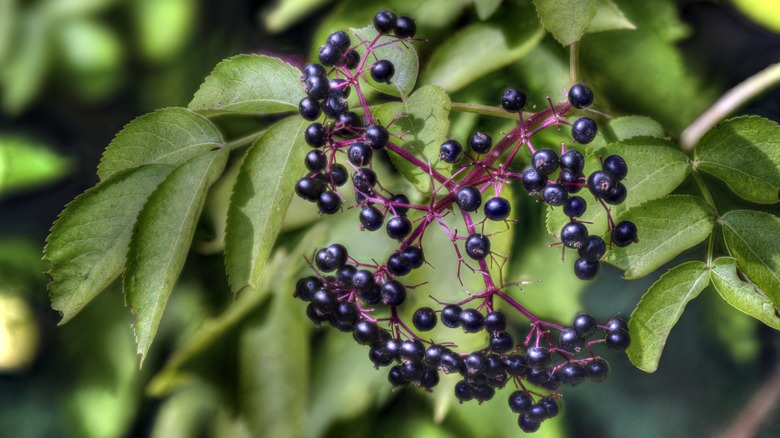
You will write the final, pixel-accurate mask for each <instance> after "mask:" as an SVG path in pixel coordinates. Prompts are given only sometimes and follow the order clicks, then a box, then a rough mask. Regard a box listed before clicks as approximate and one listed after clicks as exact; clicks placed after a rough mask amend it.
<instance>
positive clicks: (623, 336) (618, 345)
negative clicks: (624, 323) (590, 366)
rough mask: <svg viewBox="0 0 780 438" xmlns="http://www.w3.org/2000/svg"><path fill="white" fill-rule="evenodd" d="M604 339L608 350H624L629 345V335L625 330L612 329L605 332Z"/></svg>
mask: <svg viewBox="0 0 780 438" xmlns="http://www.w3.org/2000/svg"><path fill="white" fill-rule="evenodd" d="M604 341H605V342H604V343H605V344H606V345H607V348H609V349H610V350H612V351H617V352H621V351H626V348H628V346H629V345H631V336H630V335H629V334H628V332H627V331H625V330H614V331H611V332H607V336H606V337H605V338H604Z"/></svg>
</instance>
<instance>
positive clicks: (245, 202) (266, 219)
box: [225, 117, 307, 293]
mask: <svg viewBox="0 0 780 438" xmlns="http://www.w3.org/2000/svg"><path fill="white" fill-rule="evenodd" d="M306 126H307V125H306V123H305V121H304V120H303V119H301V118H299V117H290V118H287V119H285V120H282V121H281V122H279V123H276V124H275V125H273V126H272V127H271V128H270V129H268V131H266V132H265V134H263V136H262V137H260V138H259V139H258V140H257V141H256V142H255V143H254V145H252V148H251V149H250V150H249V152H248V153H247V156H246V157H245V158H244V162H243V164H242V165H241V169H240V170H239V174H238V178H237V179H236V184H235V186H234V187H233V195H232V196H231V199H230V206H229V207H228V219H227V226H226V229H225V265H226V268H227V273H228V279H229V280H230V284H231V287H232V290H233V292H234V293H238V291H240V290H241V289H243V288H244V287H246V286H252V287H255V286H256V285H257V280H258V278H259V277H260V274H261V273H262V272H263V268H264V267H265V263H266V261H267V260H268V256H269V254H270V253H271V248H272V247H273V245H274V242H275V241H276V236H277V234H279V229H280V227H281V224H282V219H283V218H284V214H285V212H286V211H287V205H288V204H289V203H290V199H291V197H292V194H293V190H294V188H295V182H296V181H297V180H298V178H299V177H300V175H301V174H303V172H304V171H305V168H304V164H303V160H301V159H300V157H302V156H303V155H304V154H305V151H306V149H307V146H306V143H305V141H304V140H303V130H304V129H305V127H306Z"/></svg>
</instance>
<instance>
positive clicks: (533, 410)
mask: <svg viewBox="0 0 780 438" xmlns="http://www.w3.org/2000/svg"><path fill="white" fill-rule="evenodd" d="M526 415H527V416H528V418H529V419H531V421H535V422H537V423H541V422H542V421H544V420H545V419H546V418H547V408H546V407H544V405H543V404H541V403H535V404H533V405H531V407H530V408H528V412H527V413H526ZM521 418H522V417H521Z"/></svg>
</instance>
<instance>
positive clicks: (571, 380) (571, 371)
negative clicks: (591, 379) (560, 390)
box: [558, 362, 585, 386]
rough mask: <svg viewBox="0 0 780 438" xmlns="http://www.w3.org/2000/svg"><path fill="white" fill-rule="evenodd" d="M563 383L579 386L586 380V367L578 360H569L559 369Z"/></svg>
mask: <svg viewBox="0 0 780 438" xmlns="http://www.w3.org/2000/svg"><path fill="white" fill-rule="evenodd" d="M558 377H560V379H561V383H563V384H564V385H569V386H577V385H579V384H580V383H582V382H584V381H585V368H584V367H583V366H582V365H580V364H578V363H577V362H568V363H567V364H566V365H564V366H562V367H561V368H560V369H559V370H558Z"/></svg>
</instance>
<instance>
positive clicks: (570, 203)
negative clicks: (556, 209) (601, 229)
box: [563, 196, 588, 219]
mask: <svg viewBox="0 0 780 438" xmlns="http://www.w3.org/2000/svg"><path fill="white" fill-rule="evenodd" d="M587 208H588V203H587V202H586V201H585V199H583V198H581V197H579V196H570V197H569V198H568V199H567V200H566V202H564V203H563V214H565V215H566V216H569V217H570V218H572V219H574V218H575V217H580V216H582V215H583V214H585V210H587Z"/></svg>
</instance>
